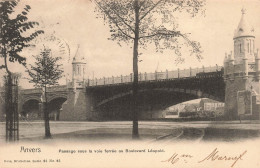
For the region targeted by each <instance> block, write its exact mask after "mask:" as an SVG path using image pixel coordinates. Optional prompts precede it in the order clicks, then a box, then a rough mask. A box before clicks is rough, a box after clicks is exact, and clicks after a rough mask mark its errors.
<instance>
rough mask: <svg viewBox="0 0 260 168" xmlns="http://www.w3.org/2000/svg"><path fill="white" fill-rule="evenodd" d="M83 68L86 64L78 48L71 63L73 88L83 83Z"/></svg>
mask: <svg viewBox="0 0 260 168" xmlns="http://www.w3.org/2000/svg"><path fill="white" fill-rule="evenodd" d="M85 67H86V63H85V60H84V56H83V55H82V54H81V53H80V48H79V46H78V49H77V51H76V54H75V56H74V58H73V61H72V82H73V84H74V86H75V84H76V85H78V84H80V83H82V84H83V83H84V80H85Z"/></svg>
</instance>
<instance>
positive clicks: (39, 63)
mask: <svg viewBox="0 0 260 168" xmlns="http://www.w3.org/2000/svg"><path fill="white" fill-rule="evenodd" d="M34 58H35V59H36V61H35V65H31V64H30V65H29V66H28V67H27V72H28V73H29V76H30V79H29V80H30V82H32V83H34V86H35V87H40V88H42V89H43V94H42V103H43V113H44V123H45V138H51V132H50V123H49V120H50V119H49V110H48V100H47V87H50V86H54V85H57V84H58V80H59V79H60V78H61V77H62V73H63V70H62V68H61V64H58V61H59V60H60V59H61V57H53V56H52V54H51V50H50V49H46V48H44V49H43V51H42V52H41V53H40V55H36V56H34Z"/></svg>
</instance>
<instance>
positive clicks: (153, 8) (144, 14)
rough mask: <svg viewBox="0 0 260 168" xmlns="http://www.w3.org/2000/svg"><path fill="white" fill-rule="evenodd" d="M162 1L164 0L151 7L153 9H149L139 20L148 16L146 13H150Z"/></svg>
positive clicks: (160, 0)
mask: <svg viewBox="0 0 260 168" xmlns="http://www.w3.org/2000/svg"><path fill="white" fill-rule="evenodd" d="M162 1H164V0H159V1H158V2H157V3H156V4H155V5H154V6H153V7H151V9H149V10H148V11H147V12H146V13H145V14H144V15H143V16H142V17H141V18H140V19H139V21H141V20H142V19H143V18H145V17H146V15H148V14H149V13H150V12H151V11H152V10H153V9H154V8H155V7H156V6H157V5H159V4H160V3H161V2H162Z"/></svg>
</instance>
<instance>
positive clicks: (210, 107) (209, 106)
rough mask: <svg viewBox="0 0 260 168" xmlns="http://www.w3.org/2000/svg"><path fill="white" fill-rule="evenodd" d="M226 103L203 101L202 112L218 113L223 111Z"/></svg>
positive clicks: (210, 100)
mask: <svg viewBox="0 0 260 168" xmlns="http://www.w3.org/2000/svg"><path fill="white" fill-rule="evenodd" d="M224 106H225V103H222V102H218V101H215V100H212V99H201V101H200V107H201V111H216V110H218V109H223V108H224Z"/></svg>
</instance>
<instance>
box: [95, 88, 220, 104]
mask: <svg viewBox="0 0 260 168" xmlns="http://www.w3.org/2000/svg"><path fill="white" fill-rule="evenodd" d="M149 91H151V90H150V89H141V90H139V91H138V92H139V93H144V92H149ZM152 91H161V92H168V93H169V92H172V93H185V94H188V95H189V94H190V95H193V96H196V97H197V98H209V99H213V100H217V101H223V100H221V98H217V97H215V96H213V95H210V94H207V93H205V92H203V91H201V90H191V89H181V88H154V89H152ZM132 93H133V92H132V91H128V92H124V93H119V94H116V95H112V96H111V97H109V98H107V99H104V100H102V101H101V102H99V103H97V105H96V107H99V106H102V105H104V104H106V103H109V102H110V101H114V100H116V99H120V98H123V97H125V96H129V95H132ZM187 101H188V100H187Z"/></svg>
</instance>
